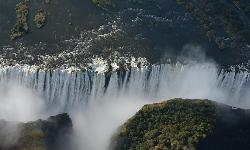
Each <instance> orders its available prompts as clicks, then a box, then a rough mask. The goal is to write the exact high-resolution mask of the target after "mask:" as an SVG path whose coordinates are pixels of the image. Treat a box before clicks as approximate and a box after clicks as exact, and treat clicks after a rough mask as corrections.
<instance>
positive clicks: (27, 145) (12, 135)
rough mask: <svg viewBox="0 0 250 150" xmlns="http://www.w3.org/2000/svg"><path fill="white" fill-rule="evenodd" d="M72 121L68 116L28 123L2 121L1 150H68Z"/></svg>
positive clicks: (0, 133) (61, 115) (52, 117)
mask: <svg viewBox="0 0 250 150" xmlns="http://www.w3.org/2000/svg"><path fill="white" fill-rule="evenodd" d="M71 132H72V121H71V119H70V118H69V116H68V115H67V114H60V115H57V116H51V117H49V118H48V119H47V120H37V121H34V122H28V123H14V122H7V121H3V120H1V121H0V141H1V142H0V150H63V149H65V150H67V146H69V145H68V144H70V143H69V137H70V134H71Z"/></svg>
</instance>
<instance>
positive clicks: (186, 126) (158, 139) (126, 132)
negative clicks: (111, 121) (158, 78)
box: [111, 99, 216, 150]
mask: <svg viewBox="0 0 250 150" xmlns="http://www.w3.org/2000/svg"><path fill="white" fill-rule="evenodd" d="M215 121H216V108H215V105H214V103H213V102H211V101H208V100H182V99H174V100H169V101H166V102H163V103H158V104H152V105H145V106H144V107H143V108H142V109H141V110H140V111H139V112H138V113H136V115H135V116H134V117H133V118H131V119H129V120H128V121H127V122H126V123H125V124H124V125H123V126H122V127H121V128H120V130H119V133H118V134H117V135H115V136H114V141H113V143H112V144H111V148H112V149H114V150H182V149H188V150H192V149H195V146H196V145H197V144H198V142H199V141H200V140H201V139H203V138H205V137H206V136H207V135H210V134H211V133H212V131H213V129H214V124H215Z"/></svg>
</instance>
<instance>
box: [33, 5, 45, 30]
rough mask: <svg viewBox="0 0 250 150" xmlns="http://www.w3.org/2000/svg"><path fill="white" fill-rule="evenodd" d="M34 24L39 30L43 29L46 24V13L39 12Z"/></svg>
mask: <svg viewBox="0 0 250 150" xmlns="http://www.w3.org/2000/svg"><path fill="white" fill-rule="evenodd" d="M34 22H35V23H36V27H37V28H42V27H43V26H44V25H45V23H46V12H45V11H44V10H42V9H40V10H38V11H37V13H36V15H35V17H34Z"/></svg>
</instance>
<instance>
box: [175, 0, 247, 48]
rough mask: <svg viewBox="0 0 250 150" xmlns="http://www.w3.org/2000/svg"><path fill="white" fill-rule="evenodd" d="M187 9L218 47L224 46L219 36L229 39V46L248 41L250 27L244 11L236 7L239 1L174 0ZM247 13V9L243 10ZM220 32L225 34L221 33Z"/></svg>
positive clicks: (233, 46)
mask: <svg viewBox="0 0 250 150" xmlns="http://www.w3.org/2000/svg"><path fill="white" fill-rule="evenodd" d="M176 1H177V2H178V3H179V4H181V5H183V6H184V7H185V8H186V9H187V10H189V11H190V12H191V13H192V14H193V16H194V17H195V18H196V19H197V20H198V21H199V22H200V24H201V25H202V27H203V29H204V30H205V31H206V32H207V36H208V38H209V39H210V40H214V41H215V42H216V43H217V45H218V47H220V48H225V46H226V44H225V41H224V39H221V37H220V36H224V37H225V38H227V37H228V38H229V39H230V43H229V44H228V45H229V47H231V48H235V46H238V47H241V46H242V45H244V44H247V43H249V42H250V28H249V25H248V24H247V23H246V22H247V20H249V18H246V17H245V15H244V13H242V12H241V10H240V9H238V3H239V1H234V3H233V2H232V3H230V2H227V1H218V0H203V1H194V0H176ZM244 6H246V7H244V8H243V10H247V7H248V6H250V3H249V4H245V5H244ZM245 13H246V14H247V11H245ZM222 32H224V33H225V35H226V36H225V35H222Z"/></svg>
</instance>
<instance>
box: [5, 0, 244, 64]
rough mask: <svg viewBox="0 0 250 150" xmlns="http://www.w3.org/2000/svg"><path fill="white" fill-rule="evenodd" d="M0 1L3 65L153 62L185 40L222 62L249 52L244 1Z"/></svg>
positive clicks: (179, 47) (173, 53)
mask: <svg viewBox="0 0 250 150" xmlns="http://www.w3.org/2000/svg"><path fill="white" fill-rule="evenodd" d="M0 4H1V5H0V16H1V17H0V32H1V35H0V47H1V58H3V62H5V63H7V64H15V63H20V64H36V65H40V64H46V65H47V66H48V67H60V66H62V65H63V64H67V65H77V64H79V63H81V64H84V63H86V62H89V59H90V58H91V57H92V56H93V55H99V56H103V57H105V58H109V57H110V56H111V55H112V56H114V55H117V56H131V55H133V56H137V57H139V56H140V57H146V58H148V60H149V61H150V62H152V63H155V62H160V61H161V60H162V59H163V58H171V59H173V60H175V59H176V56H177V55H179V54H181V52H182V51H183V47H184V46H185V45H186V44H194V45H196V44H199V45H201V46H202V47H203V48H205V49H206V53H207V55H208V56H211V57H213V58H214V59H215V60H216V61H217V62H219V63H221V64H224V65H228V64H237V63H241V62H246V61H247V58H248V53H247V52H248V48H247V44H249V37H248V35H249V34H248V33H249V21H248V20H249V10H248V7H245V6H248V5H249V4H248V3H247V1H240V2H238V3H234V1H233V0H230V1H224V0H223V1H220V2H217V1H185V0H168V1H165V0H157V1H156V0H145V1H140V0H135V1H134V0H133V1H130V0H125V1H124V0H123V1H122V0H71V1H67V0H38V1H34V0H10V1H8V2H6V1H5V0H0ZM20 4H21V5H20ZM217 6H218V7H217ZM220 10H227V11H225V12H224V11H222V13H220V12H221V11H220ZM227 14H228V16H227ZM231 14H232V15H231ZM11 39H12V40H11ZM21 43H22V44H21ZM186 51H189V49H187V50H186Z"/></svg>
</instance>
